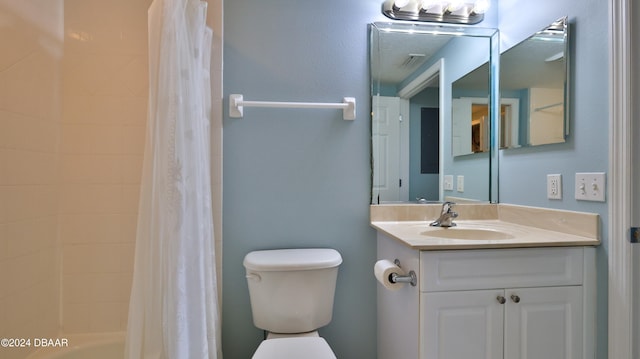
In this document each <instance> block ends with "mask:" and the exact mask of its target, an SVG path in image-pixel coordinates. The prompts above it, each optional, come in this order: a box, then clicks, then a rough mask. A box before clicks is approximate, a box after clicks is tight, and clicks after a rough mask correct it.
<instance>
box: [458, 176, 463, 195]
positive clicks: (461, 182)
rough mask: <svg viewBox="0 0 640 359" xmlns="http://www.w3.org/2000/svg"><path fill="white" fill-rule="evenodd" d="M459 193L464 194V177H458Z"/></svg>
mask: <svg viewBox="0 0 640 359" xmlns="http://www.w3.org/2000/svg"><path fill="white" fill-rule="evenodd" d="M456 189H457V190H458V192H464V176H458V186H457V188H456Z"/></svg>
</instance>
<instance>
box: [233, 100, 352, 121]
mask: <svg viewBox="0 0 640 359" xmlns="http://www.w3.org/2000/svg"><path fill="white" fill-rule="evenodd" d="M244 107H278V108H337V109H342V118H343V119H344V120H354V119H355V118H356V99H355V98H353V97H345V98H344V99H343V100H342V102H341V103H326V102H272V101H245V100H244V99H243V97H242V95H240V94H232V95H229V116H230V117H236V118H237V117H242V116H243V115H244Z"/></svg>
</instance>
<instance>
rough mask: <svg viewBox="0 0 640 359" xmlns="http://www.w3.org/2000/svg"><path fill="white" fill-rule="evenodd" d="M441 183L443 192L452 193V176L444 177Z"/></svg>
mask: <svg viewBox="0 0 640 359" xmlns="http://www.w3.org/2000/svg"><path fill="white" fill-rule="evenodd" d="M442 182H444V183H443V187H444V190H445V191H453V175H445V176H444V179H443V180H442Z"/></svg>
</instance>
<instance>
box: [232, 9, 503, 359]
mask: <svg viewBox="0 0 640 359" xmlns="http://www.w3.org/2000/svg"><path fill="white" fill-rule="evenodd" d="M381 4H382V1H378V0H352V1H338V0H327V1H303V2H291V1H274V2H270V3H269V6H265V5H264V3H263V2H261V1H259V0H234V1H229V2H227V3H226V4H225V12H224V20H225V49H224V63H225V68H224V79H225V80H224V92H225V102H226V101H227V97H228V95H229V94H233V93H240V94H243V95H244V96H245V99H246V100H270V101H317V102H339V101H341V100H342V97H344V96H352V97H355V98H356V101H357V116H356V119H355V121H353V122H348V121H344V120H343V119H342V114H341V112H340V111H336V110H302V109H268V108H266V109H265V108H245V109H244V118H241V119H239V118H229V116H228V111H227V110H228V109H225V119H224V161H223V163H224V202H223V209H224V218H223V223H224V226H223V231H224V263H223V271H224V272H223V278H224V288H223V296H224V308H225V309H224V311H223V333H222V334H223V350H224V354H225V356H226V357H231V358H248V357H250V356H251V354H252V352H253V351H255V349H256V347H257V346H258V344H259V343H260V341H261V340H262V337H263V333H262V331H261V330H259V329H257V328H255V327H254V325H253V322H252V318H251V308H250V304H249V293H248V289H247V284H246V279H245V276H244V274H245V271H244V268H243V266H242V260H243V258H244V256H245V255H246V254H247V253H248V252H250V251H253V250H258V249H269V248H285V247H332V248H335V249H337V250H338V251H339V252H340V253H341V254H342V256H343V260H344V262H343V264H342V265H341V266H340V271H339V274H338V284H337V290H336V297H335V307H334V316H333V321H332V322H331V323H330V324H329V325H328V326H327V327H325V328H322V329H320V334H321V335H322V336H323V337H325V338H326V339H327V341H328V342H329V344H330V345H331V347H332V348H333V349H334V351H335V353H336V355H337V356H338V357H339V358H375V357H376V352H375V349H376V300H375V290H376V281H375V279H374V277H373V274H372V268H373V264H374V262H375V259H376V253H375V248H376V245H375V232H374V231H373V230H372V229H371V228H370V227H369V197H370V185H371V179H370V175H371V167H370V136H371V132H370V131H371V129H370V110H371V107H370V106H371V103H370V87H369V67H368V41H369V39H368V35H367V24H368V23H370V22H373V21H386V20H387V19H386V18H385V17H383V16H382V15H381V13H380V7H381ZM495 11H496V14H497V8H496V10H495ZM489 18H491V16H489ZM494 20H496V23H497V19H496V18H494ZM491 24H492V23H491V22H490V21H488V22H487V23H484V25H485V26H491ZM225 107H226V105H225ZM400 310H401V309H400Z"/></svg>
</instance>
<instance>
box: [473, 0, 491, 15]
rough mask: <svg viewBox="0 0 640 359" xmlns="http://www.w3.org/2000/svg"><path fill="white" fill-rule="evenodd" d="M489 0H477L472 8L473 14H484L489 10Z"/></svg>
mask: <svg viewBox="0 0 640 359" xmlns="http://www.w3.org/2000/svg"><path fill="white" fill-rule="evenodd" d="M489 6H490V3H489V0H477V1H476V3H475V5H474V6H473V12H475V13H476V14H484V13H485V12H486V11H487V10H488V9H489Z"/></svg>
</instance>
